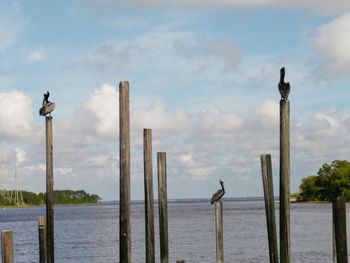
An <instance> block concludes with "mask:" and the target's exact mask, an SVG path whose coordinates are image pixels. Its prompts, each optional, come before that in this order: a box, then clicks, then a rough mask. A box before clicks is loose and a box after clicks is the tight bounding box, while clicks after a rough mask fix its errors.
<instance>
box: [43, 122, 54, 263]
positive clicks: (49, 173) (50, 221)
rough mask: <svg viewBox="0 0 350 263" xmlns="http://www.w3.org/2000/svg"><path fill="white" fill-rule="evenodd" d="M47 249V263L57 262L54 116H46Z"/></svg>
mask: <svg viewBox="0 0 350 263" xmlns="http://www.w3.org/2000/svg"><path fill="white" fill-rule="evenodd" d="M45 119H46V248H47V251H46V252H47V263H54V262H55V251H54V236H55V235H54V210H53V205H54V200H53V146H52V116H46V117H45Z"/></svg>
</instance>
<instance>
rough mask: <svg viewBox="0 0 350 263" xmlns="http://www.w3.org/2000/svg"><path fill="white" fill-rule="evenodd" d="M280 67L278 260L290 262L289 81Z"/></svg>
mask: <svg viewBox="0 0 350 263" xmlns="http://www.w3.org/2000/svg"><path fill="white" fill-rule="evenodd" d="M284 75H285V69H284V68H281V71H280V82H279V84H278V89H279V92H280V94H281V101H280V262H281V263H290V129H289V116H290V114H289V100H288V95H289V92H290V84H289V82H288V83H286V82H284Z"/></svg>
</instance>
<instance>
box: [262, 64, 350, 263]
mask: <svg viewBox="0 0 350 263" xmlns="http://www.w3.org/2000/svg"><path fill="white" fill-rule="evenodd" d="M283 71H284V69H283ZM281 76H282V75H281ZM283 78H284V75H283ZM283 78H282V77H281V82H282V84H283V85H285V83H284V79H283ZM281 82H280V84H281ZM287 85H288V87H289V83H287ZM280 92H281V91H280ZM288 93H289V90H288ZM288 93H287V96H283V95H285V94H283V93H281V95H282V98H281V101H280V174H279V176H280V196H279V200H280V205H279V206H280V207H279V209H280V210H279V215H280V220H279V223H280V235H279V237H280V258H279V260H280V261H279V260H278V240H277V233H276V220H275V206H274V202H275V200H274V191H273V179H272V164H271V155H270V154H262V155H260V162H261V173H262V181H263V188H264V200H265V212H266V222H267V235H268V247H269V258H270V263H278V262H280V263H290V262H291V249H290V248H291V245H290V103H289V100H288ZM332 208H333V209H332V214H333V217H332V221H333V223H332V230H333V231H332V232H333V233H334V234H333V251H334V252H333V253H334V255H333V262H338V263H347V262H348V256H347V234H346V233H347V232H346V201H345V198H344V197H337V198H334V200H333V206H332Z"/></svg>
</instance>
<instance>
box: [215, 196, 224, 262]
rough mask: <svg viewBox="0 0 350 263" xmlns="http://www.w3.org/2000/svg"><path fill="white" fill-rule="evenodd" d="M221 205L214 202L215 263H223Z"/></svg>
mask: <svg viewBox="0 0 350 263" xmlns="http://www.w3.org/2000/svg"><path fill="white" fill-rule="evenodd" d="M222 210H223V205H222V202H220V201H218V202H215V232H216V263H224V229H223V216H222Z"/></svg>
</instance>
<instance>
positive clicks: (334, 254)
mask: <svg viewBox="0 0 350 263" xmlns="http://www.w3.org/2000/svg"><path fill="white" fill-rule="evenodd" d="M332 241H333V242H332V243H333V251H332V252H333V255H332V256H333V263H337V249H336V247H335V246H336V245H335V231H334V219H333V216H332Z"/></svg>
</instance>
